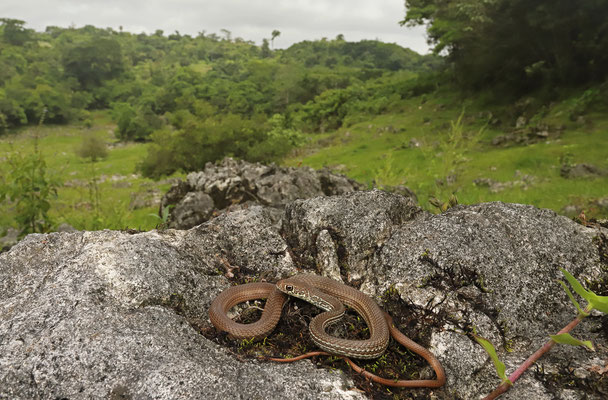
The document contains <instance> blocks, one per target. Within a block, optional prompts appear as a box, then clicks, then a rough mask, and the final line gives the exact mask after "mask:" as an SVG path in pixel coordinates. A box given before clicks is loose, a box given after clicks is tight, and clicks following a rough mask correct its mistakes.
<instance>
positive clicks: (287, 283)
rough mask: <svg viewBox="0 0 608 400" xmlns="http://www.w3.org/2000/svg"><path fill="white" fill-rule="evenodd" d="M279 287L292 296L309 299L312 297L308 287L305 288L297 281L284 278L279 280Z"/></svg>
mask: <svg viewBox="0 0 608 400" xmlns="http://www.w3.org/2000/svg"><path fill="white" fill-rule="evenodd" d="M277 289H279V290H280V291H281V292H283V293H285V294H288V295H290V296H294V297H298V298H300V299H305V300H306V299H307V298H309V297H310V293H309V291H308V289H306V288H303V287H302V286H301V285H298V283H297V282H294V281H291V280H289V279H283V280H280V281H278V282H277Z"/></svg>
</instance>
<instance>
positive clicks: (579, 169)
mask: <svg viewBox="0 0 608 400" xmlns="http://www.w3.org/2000/svg"><path fill="white" fill-rule="evenodd" d="M559 173H560V175H561V176H562V177H564V178H567V179H577V178H589V177H597V176H606V175H608V171H607V170H605V169H603V168H599V167H596V166H595V165H591V164H585V163H581V164H573V165H568V164H564V165H562V167H561V169H560V171H559Z"/></svg>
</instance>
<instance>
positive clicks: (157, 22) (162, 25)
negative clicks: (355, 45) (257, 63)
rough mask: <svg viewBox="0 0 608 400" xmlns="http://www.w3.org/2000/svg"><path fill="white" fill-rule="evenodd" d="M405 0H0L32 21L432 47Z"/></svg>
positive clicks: (39, 25) (7, 10) (39, 26)
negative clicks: (409, 24)
mask: <svg viewBox="0 0 608 400" xmlns="http://www.w3.org/2000/svg"><path fill="white" fill-rule="evenodd" d="M404 15H405V8H404V1H403V0H282V1H281V0H173V1H160V0H127V1H124V0H123V1H120V0H106V1H95V0H45V1H40V0H38V1H35V0H21V1H14V0H3V1H2V2H1V3H0V16H1V17H7V18H17V19H22V20H24V21H26V22H27V25H26V26H27V27H30V28H34V29H36V30H44V28H45V27H46V26H49V25H56V26H64V27H67V26H69V25H71V24H74V25H76V26H83V25H95V26H97V27H100V28H106V27H112V28H114V29H118V28H119V27H120V26H122V27H123V28H124V30H126V31H131V32H136V33H139V32H142V31H145V32H147V33H152V32H154V31H155V30H157V29H162V30H163V31H165V33H173V32H175V31H179V32H180V33H183V34H190V35H196V34H198V32H201V31H203V30H205V31H206V32H208V33H211V32H215V33H218V34H219V33H220V29H227V30H229V31H231V32H232V34H233V37H241V38H243V39H246V40H253V41H254V42H256V43H261V41H262V39H263V38H269V37H270V33H271V32H272V31H273V30H274V29H278V30H279V31H281V36H279V37H278V38H277V39H276V40H275V47H278V48H285V47H288V46H290V45H291V44H293V43H295V42H299V41H302V40H315V39H320V38H322V37H327V38H334V37H335V36H336V35H338V34H340V33H341V34H344V36H345V37H346V39H347V40H351V41H358V40H361V39H380V40H382V41H385V42H395V43H398V44H400V45H401V46H404V47H410V48H412V49H413V50H416V51H418V52H421V53H426V52H427V51H428V46H427V45H426V39H425V35H424V29H423V28H421V27H420V28H415V29H412V28H406V27H401V26H399V24H398V22H399V21H400V20H401V19H403V17H404Z"/></svg>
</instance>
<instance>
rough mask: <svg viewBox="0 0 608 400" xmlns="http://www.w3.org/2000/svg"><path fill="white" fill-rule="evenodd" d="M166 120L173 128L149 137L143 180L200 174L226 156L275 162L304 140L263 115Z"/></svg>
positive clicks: (281, 121) (279, 119)
mask: <svg viewBox="0 0 608 400" xmlns="http://www.w3.org/2000/svg"><path fill="white" fill-rule="evenodd" d="M169 120H170V121H171V123H172V125H173V128H166V129H163V130H158V131H155V132H154V133H153V134H152V136H151V138H152V143H151V144H150V146H149V147H148V156H147V157H146V158H145V159H144V160H143V162H142V163H141V164H140V165H139V169H140V170H141V171H142V173H143V174H144V176H148V177H154V178H158V177H160V176H163V175H168V174H171V173H173V172H175V171H179V170H181V171H195V170H200V169H203V168H204V166H205V164H206V163H207V162H214V161H217V160H220V159H222V158H224V157H226V156H232V157H236V158H242V159H247V160H249V161H254V162H255V161H261V162H271V161H276V160H278V159H280V158H281V157H282V156H283V155H285V154H286V153H287V152H288V151H289V150H291V149H292V148H293V147H294V146H297V145H298V144H300V143H301V141H302V140H303V137H302V135H301V134H300V133H299V132H298V131H297V130H295V129H293V128H291V127H289V126H288V125H287V123H286V121H285V119H284V118H283V117H282V116H281V115H275V116H273V117H272V118H270V120H268V121H266V119H265V118H264V117H263V116H262V115H257V116H253V117H252V118H250V119H246V118H243V117H241V116H240V115H238V114H227V115H225V116H223V117H221V118H217V117H211V118H207V119H206V120H204V121H200V120H199V119H197V118H196V117H195V116H194V115H192V114H191V113H190V112H188V111H185V110H182V111H179V112H176V113H175V114H171V115H169Z"/></svg>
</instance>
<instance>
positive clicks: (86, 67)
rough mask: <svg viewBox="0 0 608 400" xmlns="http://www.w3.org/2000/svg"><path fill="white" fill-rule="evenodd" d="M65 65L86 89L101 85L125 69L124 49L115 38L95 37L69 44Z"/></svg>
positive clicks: (64, 60)
mask: <svg viewBox="0 0 608 400" xmlns="http://www.w3.org/2000/svg"><path fill="white" fill-rule="evenodd" d="M63 65H64V67H65V69H66V72H67V73H68V74H69V75H72V76H74V77H75V78H76V79H78V81H79V82H80V85H81V86H82V87H83V88H84V89H91V88H93V87H96V86H99V85H100V84H101V83H102V82H103V81H104V80H108V79H112V78H114V77H116V76H118V75H119V74H120V73H121V72H122V71H123V70H124V65H123V58H122V49H121V46H120V43H119V42H118V41H117V40H116V39H114V38H94V39H90V40H88V41H86V42H83V43H78V44H75V45H72V46H69V47H68V48H67V50H66V51H65V54H64V57H63Z"/></svg>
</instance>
